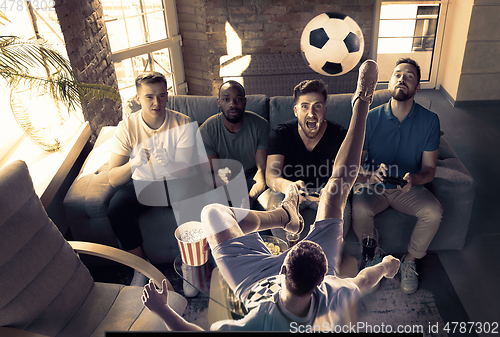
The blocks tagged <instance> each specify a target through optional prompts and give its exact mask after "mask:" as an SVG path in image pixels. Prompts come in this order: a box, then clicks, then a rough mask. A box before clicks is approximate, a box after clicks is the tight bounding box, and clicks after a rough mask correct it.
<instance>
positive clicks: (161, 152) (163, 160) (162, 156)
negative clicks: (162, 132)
mask: <svg viewBox="0 0 500 337" xmlns="http://www.w3.org/2000/svg"><path fill="white" fill-rule="evenodd" d="M154 156H155V159H156V161H158V163H160V165H161V166H163V167H167V165H168V163H169V161H170V160H169V159H168V155H167V150H166V149H165V148H164V147H163V142H161V144H160V147H159V148H157V149H156V150H155V152H154Z"/></svg>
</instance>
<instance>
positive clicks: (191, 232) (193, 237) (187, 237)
mask: <svg viewBox="0 0 500 337" xmlns="http://www.w3.org/2000/svg"><path fill="white" fill-rule="evenodd" d="M204 237H205V233H203V229H201V228H195V229H187V230H185V231H184V232H182V233H181V241H183V242H188V243H189V242H196V241H199V240H201V239H203V238H204Z"/></svg>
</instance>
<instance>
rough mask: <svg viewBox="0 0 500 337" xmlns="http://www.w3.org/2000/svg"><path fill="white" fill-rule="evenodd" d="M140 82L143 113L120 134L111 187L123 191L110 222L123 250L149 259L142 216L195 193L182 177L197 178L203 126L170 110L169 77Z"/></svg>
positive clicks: (147, 75)
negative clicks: (198, 141)
mask: <svg viewBox="0 0 500 337" xmlns="http://www.w3.org/2000/svg"><path fill="white" fill-rule="evenodd" d="M135 83H136V90H137V96H136V100H137V101H138V103H140V105H141V110H139V111H137V112H134V113H132V114H130V115H129V116H127V117H126V118H125V119H123V120H122V121H121V122H120V123H119V124H118V126H117V128H116V131H115V134H114V139H113V145H112V149H111V156H110V159H109V183H110V184H111V186H113V187H117V188H118V189H117V190H116V192H115V194H114V195H113V196H112V198H111V200H110V202H109V207H108V218H109V221H110V223H111V227H112V229H113V231H114V233H115V235H116V237H117V238H118V240H119V241H120V243H121V245H122V248H123V249H124V250H126V251H128V252H130V253H132V254H135V255H137V256H139V257H142V258H146V254H145V252H144V249H143V247H142V235H141V231H140V228H139V216H140V214H142V213H143V212H145V211H146V210H148V209H149V207H151V206H172V205H173V204H176V202H177V200H181V199H182V195H184V194H185V193H187V191H189V188H186V185H185V184H186V182H185V181H182V179H181V178H187V177H190V176H191V175H192V174H193V171H192V170H191V169H190V166H191V165H192V160H193V151H194V146H195V135H196V130H197V124H196V123H194V122H192V121H191V118H190V117H188V116H186V115H184V114H181V113H180V112H176V111H173V110H170V109H167V108H166V103H167V101H168V89H167V81H166V79H165V76H164V75H163V74H161V73H158V72H146V73H143V74H141V75H139V76H138V77H137V78H136V81H135ZM177 220H178V221H179V219H177ZM165 225H168V224H165Z"/></svg>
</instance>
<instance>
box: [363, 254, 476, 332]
mask: <svg viewBox="0 0 500 337" xmlns="http://www.w3.org/2000/svg"><path fill="white" fill-rule="evenodd" d="M417 271H418V273H419V288H418V290H417V291H416V292H415V293H414V294H411V295H407V294H405V293H403V292H402V291H401V289H400V284H401V276H400V274H398V275H397V276H396V277H395V278H394V279H382V281H381V282H380V284H379V286H378V287H377V288H376V289H375V290H373V291H372V292H371V293H369V294H367V295H365V296H364V297H363V298H362V299H361V300H360V301H359V303H358V324H359V325H360V327H365V330H364V331H367V332H371V331H373V332H377V331H381V330H382V328H383V327H385V332H391V331H392V332H397V331H402V332H419V333H422V334H423V335H424V336H455V335H458V334H459V333H458V331H455V333H453V328H454V327H455V325H456V324H455V323H454V322H458V323H460V322H468V316H467V314H466V312H465V310H464V308H463V306H462V304H461V303H460V300H459V299H458V297H457V295H456V294H455V291H454V289H453V286H452V284H451V282H450V280H449V278H448V276H447V275H446V271H445V270H444V268H443V266H442V265H441V262H440V261H439V258H438V256H437V254H433V253H430V254H427V256H426V257H425V258H423V259H422V260H420V261H418V262H417ZM374 330H376V331H374ZM460 335H461V336H463V335H464V334H460ZM471 335H472V336H474V334H471ZM471 335H469V336H471Z"/></svg>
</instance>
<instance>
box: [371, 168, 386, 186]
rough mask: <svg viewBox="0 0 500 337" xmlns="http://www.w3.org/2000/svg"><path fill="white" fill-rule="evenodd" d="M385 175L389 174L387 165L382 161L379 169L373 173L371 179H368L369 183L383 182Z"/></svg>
mask: <svg viewBox="0 0 500 337" xmlns="http://www.w3.org/2000/svg"><path fill="white" fill-rule="evenodd" d="M385 176H387V166H386V165H385V164H384V163H382V164H380V166H379V167H378V169H377V170H376V171H375V172H373V173H372V175H371V176H370V179H368V183H369V184H373V185H375V184H379V183H383V182H384V177H385Z"/></svg>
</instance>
